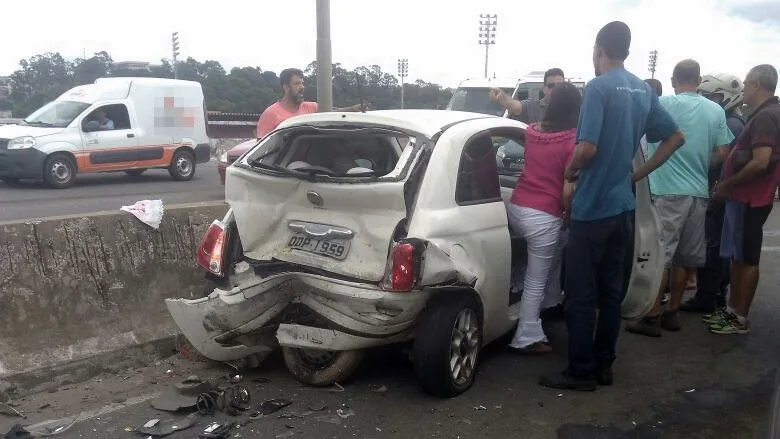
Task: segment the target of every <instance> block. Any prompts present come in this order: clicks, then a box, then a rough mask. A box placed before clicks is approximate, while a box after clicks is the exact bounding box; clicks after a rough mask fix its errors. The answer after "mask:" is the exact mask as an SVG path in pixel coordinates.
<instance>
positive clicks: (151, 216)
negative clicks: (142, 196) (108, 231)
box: [119, 200, 165, 229]
mask: <svg viewBox="0 0 780 439" xmlns="http://www.w3.org/2000/svg"><path fill="white" fill-rule="evenodd" d="M119 210H120V211H123V212H129V213H131V214H133V215H134V216H135V217H136V218H138V219H139V220H141V222H143V223H144V224H146V225H148V226H150V227H152V228H154V229H159V228H160V223H161V222H162V218H163V212H164V211H165V209H164V208H163V202H162V200H141V201H137V202H136V203H135V204H133V205H131V206H122V207H121V208H120V209H119Z"/></svg>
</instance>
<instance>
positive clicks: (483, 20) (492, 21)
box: [479, 14, 498, 78]
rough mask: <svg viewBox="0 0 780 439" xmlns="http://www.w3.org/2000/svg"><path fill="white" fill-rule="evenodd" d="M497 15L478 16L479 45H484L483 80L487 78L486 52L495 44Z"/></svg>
mask: <svg viewBox="0 0 780 439" xmlns="http://www.w3.org/2000/svg"><path fill="white" fill-rule="evenodd" d="M497 24H498V15H496V14H493V15H490V14H479V44H484V45H485V78H487V77H488V51H489V49H490V46H491V45H493V44H496V40H495V38H496V25H497Z"/></svg>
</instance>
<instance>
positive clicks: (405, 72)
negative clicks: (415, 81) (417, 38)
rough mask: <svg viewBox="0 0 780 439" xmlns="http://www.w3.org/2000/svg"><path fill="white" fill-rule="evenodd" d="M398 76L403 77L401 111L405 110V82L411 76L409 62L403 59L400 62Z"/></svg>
mask: <svg viewBox="0 0 780 439" xmlns="http://www.w3.org/2000/svg"><path fill="white" fill-rule="evenodd" d="M398 76H400V77H401V109H402V110H403V108H404V82H406V77H407V76H409V60H408V59H406V58H402V59H399V60H398Z"/></svg>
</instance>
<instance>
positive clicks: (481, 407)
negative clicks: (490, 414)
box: [474, 405, 487, 412]
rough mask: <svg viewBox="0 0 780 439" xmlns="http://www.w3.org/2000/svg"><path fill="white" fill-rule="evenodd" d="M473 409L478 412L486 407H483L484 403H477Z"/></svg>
mask: <svg viewBox="0 0 780 439" xmlns="http://www.w3.org/2000/svg"><path fill="white" fill-rule="evenodd" d="M474 410H476V411H478V412H481V411H484V410H487V407H485V406H484V405H478V406H476V407H474Z"/></svg>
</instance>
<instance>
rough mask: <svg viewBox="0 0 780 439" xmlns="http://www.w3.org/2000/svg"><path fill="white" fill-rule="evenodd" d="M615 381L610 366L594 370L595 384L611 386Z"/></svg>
mask: <svg viewBox="0 0 780 439" xmlns="http://www.w3.org/2000/svg"><path fill="white" fill-rule="evenodd" d="M614 382H615V375H614V374H613V373H612V368H611V367H608V368H606V369H602V370H600V371H598V372H596V384H598V385H599V386H611V385H612V383H614Z"/></svg>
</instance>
